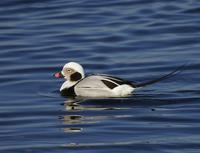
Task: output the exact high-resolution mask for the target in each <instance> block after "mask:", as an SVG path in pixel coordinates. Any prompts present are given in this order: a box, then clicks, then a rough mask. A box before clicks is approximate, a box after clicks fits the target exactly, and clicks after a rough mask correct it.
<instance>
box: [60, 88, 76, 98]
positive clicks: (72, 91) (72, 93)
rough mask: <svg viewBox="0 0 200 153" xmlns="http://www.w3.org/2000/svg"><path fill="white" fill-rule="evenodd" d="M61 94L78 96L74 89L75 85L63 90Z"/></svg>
mask: <svg viewBox="0 0 200 153" xmlns="http://www.w3.org/2000/svg"><path fill="white" fill-rule="evenodd" d="M60 94H61V96H63V97H75V96H76V93H75V91H74V86H72V87H70V88H65V89H63V90H61V92H60Z"/></svg>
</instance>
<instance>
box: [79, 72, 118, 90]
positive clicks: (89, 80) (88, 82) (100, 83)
mask: <svg viewBox="0 0 200 153" xmlns="http://www.w3.org/2000/svg"><path fill="white" fill-rule="evenodd" d="M118 85H119V84H117V83H116V82H114V81H112V80H110V79H108V78H107V77H104V76H100V75H91V76H88V77H86V78H84V79H82V80H81V81H80V82H78V83H77V84H76V88H81V89H113V88H115V87H117V86H118Z"/></svg>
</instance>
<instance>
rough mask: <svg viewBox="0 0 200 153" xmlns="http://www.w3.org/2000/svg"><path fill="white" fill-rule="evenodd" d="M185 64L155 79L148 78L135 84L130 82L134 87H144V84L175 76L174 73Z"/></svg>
mask: <svg viewBox="0 0 200 153" xmlns="http://www.w3.org/2000/svg"><path fill="white" fill-rule="evenodd" d="M185 66H186V64H184V65H182V66H180V67H178V68H176V69H175V70H174V71H172V72H170V73H168V74H166V75H163V76H161V77H159V78H157V79H153V80H150V81H146V82H142V83H138V84H137V83H136V84H132V85H133V87H134V88H139V87H144V86H148V85H151V84H154V83H157V82H160V81H162V80H165V79H168V78H171V77H173V76H175V75H176V74H178V73H179V72H181V71H182V70H183V69H184V68H185Z"/></svg>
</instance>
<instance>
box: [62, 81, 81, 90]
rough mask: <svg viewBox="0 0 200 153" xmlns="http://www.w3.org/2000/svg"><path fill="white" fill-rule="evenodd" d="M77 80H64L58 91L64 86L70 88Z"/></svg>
mask: <svg viewBox="0 0 200 153" xmlns="http://www.w3.org/2000/svg"><path fill="white" fill-rule="evenodd" d="M77 82H78V81H65V82H64V83H63V84H62V86H61V87H60V91H62V90H63V89H65V88H70V87H72V86H73V85H75V84H76V83H77Z"/></svg>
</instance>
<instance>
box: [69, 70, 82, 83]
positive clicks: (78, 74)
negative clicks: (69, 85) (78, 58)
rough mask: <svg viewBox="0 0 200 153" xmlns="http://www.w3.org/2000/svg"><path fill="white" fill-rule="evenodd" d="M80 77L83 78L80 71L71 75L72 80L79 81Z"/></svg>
mask: <svg viewBox="0 0 200 153" xmlns="http://www.w3.org/2000/svg"><path fill="white" fill-rule="evenodd" d="M80 79H82V75H81V74H80V73H78V72H75V73H74V74H72V75H71V76H70V80H71V81H78V80H80Z"/></svg>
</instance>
